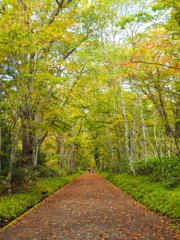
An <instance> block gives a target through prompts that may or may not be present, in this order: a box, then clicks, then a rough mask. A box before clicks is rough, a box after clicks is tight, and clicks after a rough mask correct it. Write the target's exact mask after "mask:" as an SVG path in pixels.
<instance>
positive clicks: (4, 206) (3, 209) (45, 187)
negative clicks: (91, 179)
mask: <svg viewBox="0 0 180 240" xmlns="http://www.w3.org/2000/svg"><path fill="white" fill-rule="evenodd" d="M79 175H80V173H74V174H72V175H67V176H64V177H60V176H56V177H48V178H39V179H38V181H36V182H35V183H33V184H32V185H31V186H29V187H27V188H25V189H24V190H22V189H21V190H16V191H15V192H13V193H11V194H9V195H2V196H1V197H0V226H1V227H2V226H4V225H6V224H8V223H9V222H11V221H12V220H14V219H15V218H17V217H19V216H20V215H21V214H23V213H24V212H25V211H27V210H28V209H30V208H31V207H33V206H35V205H36V204H38V203H39V202H40V201H41V200H43V199H44V198H46V197H48V196H50V195H51V194H52V193H54V192H55V191H57V190H58V189H59V188H61V187H63V186H64V185H66V184H67V183H69V182H70V181H72V180H73V179H74V178H76V177H77V176H79Z"/></svg>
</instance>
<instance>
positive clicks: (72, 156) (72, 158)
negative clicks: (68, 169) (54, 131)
mask: <svg viewBox="0 0 180 240" xmlns="http://www.w3.org/2000/svg"><path fill="white" fill-rule="evenodd" d="M71 136H72V138H73V137H74V123H72V134H71ZM71 164H73V167H74V168H76V159H75V152H74V141H73V142H72V145H71Z"/></svg>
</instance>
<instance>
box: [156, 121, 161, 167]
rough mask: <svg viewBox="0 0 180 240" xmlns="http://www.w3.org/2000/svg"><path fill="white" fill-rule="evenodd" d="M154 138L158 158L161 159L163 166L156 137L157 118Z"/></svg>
mask: <svg viewBox="0 0 180 240" xmlns="http://www.w3.org/2000/svg"><path fill="white" fill-rule="evenodd" d="M154 138H155V146H156V151H157V156H158V158H159V162H160V164H161V165H162V158H161V154H160V151H159V146H158V141H157V135H156V119H155V118H154Z"/></svg>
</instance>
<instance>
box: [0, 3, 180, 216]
mask: <svg viewBox="0 0 180 240" xmlns="http://www.w3.org/2000/svg"><path fill="white" fill-rule="evenodd" d="M179 52H180V2H179V0H171V1H170V0H157V1H154V0H148V1H147V0H94V1H91V0H83V1H82V0H79V1H78V0H33V1H29V0H1V1H0V53H1V54H0V188H1V193H2V194H7V193H9V192H11V191H12V190H13V189H16V188H19V186H21V185H23V184H25V183H26V184H27V185H28V184H31V183H32V182H33V180H34V179H37V178H38V177H51V176H56V175H58V174H60V175H65V174H67V173H68V174H74V173H76V172H84V171H87V169H88V167H92V168H93V169H95V171H102V172H110V173H113V174H114V176H115V175H116V174H129V175H130V177H131V178H133V179H134V180H135V179H137V177H138V176H139V175H141V176H148V178H149V179H150V180H152V181H154V182H162V184H163V186H164V187H166V188H167V189H170V188H172V189H173V188H176V187H178V186H179V183H180V144H179V143H180V56H179ZM132 181H133V180H132ZM178 194H179V193H178ZM179 209H180V206H179ZM179 212H180V210H179ZM179 216H180V214H179Z"/></svg>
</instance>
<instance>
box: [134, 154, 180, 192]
mask: <svg viewBox="0 0 180 240" xmlns="http://www.w3.org/2000/svg"><path fill="white" fill-rule="evenodd" d="M133 164H134V168H135V170H136V172H137V173H138V174H139V175H144V176H149V180H150V181H153V182H162V183H163V186H164V187H166V188H173V187H176V186H178V185H179V184H180V159H179V158H177V157H176V156H171V157H162V162H161V163H160V161H159V159H158V158H149V159H148V161H147V164H145V161H144V160H143V159H141V160H140V161H139V164H138V165H137V163H136V162H134V163H133Z"/></svg>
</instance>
